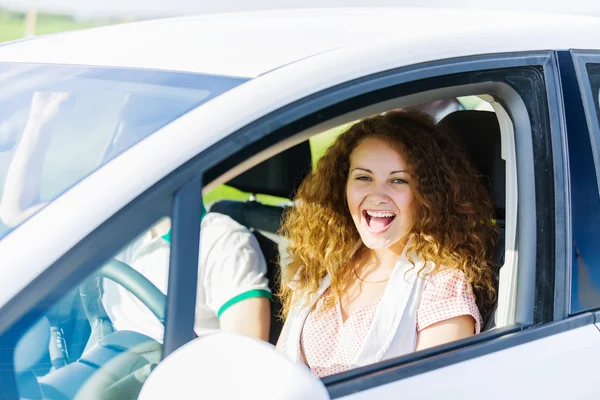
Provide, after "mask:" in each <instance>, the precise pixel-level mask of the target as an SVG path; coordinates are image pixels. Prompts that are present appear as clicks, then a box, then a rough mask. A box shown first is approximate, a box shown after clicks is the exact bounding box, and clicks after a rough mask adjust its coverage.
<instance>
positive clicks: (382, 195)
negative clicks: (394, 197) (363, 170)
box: [369, 185, 390, 205]
mask: <svg viewBox="0 0 600 400" xmlns="http://www.w3.org/2000/svg"><path fill="white" fill-rule="evenodd" d="M369 201H370V202H371V203H372V204H375V205H378V204H385V203H387V202H389V201H390V196H389V195H388V194H387V192H386V191H385V188H383V187H381V186H380V185H375V186H374V187H373V190H372V191H371V193H370V194H369Z"/></svg>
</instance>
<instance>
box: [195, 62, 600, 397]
mask: <svg viewBox="0 0 600 400" xmlns="http://www.w3.org/2000/svg"><path fill="white" fill-rule="evenodd" d="M553 56H554V53H553V52H551V51H549V52H534V53H521V54H510V55H496V56H481V57H469V58H467V59H468V61H469V62H468V63H467V62H465V63H464V64H462V63H461V62H460V61H463V62H464V61H465V60H460V61H459V62H456V60H451V61H441V62H436V63H432V64H433V65H435V67H436V70H435V72H432V71H430V70H428V68H427V67H428V66H430V65H432V64H429V65H427V67H424V66H418V67H415V68H414V69H411V68H401V69H399V70H396V71H395V72H396V73H398V74H399V75H401V74H402V73H403V72H404V73H407V72H408V71H410V72H408V73H407V74H406V76H404V77H403V78H404V80H403V81H401V82H400V83H399V82H398V80H399V79H398V78H399V77H398V76H395V77H393V78H391V77H389V76H388V78H390V80H392V81H393V80H395V84H396V85H394V84H392V83H391V82H389V81H388V82H385V80H384V78H382V77H378V78H379V79H378V81H377V84H375V85H373V86H377V85H378V89H385V88H386V87H387V88H388V89H389V88H391V87H398V86H399V85H401V84H406V83H410V82H411V81H415V80H416V79H417V77H430V78H431V77H436V76H439V75H440V73H439V70H440V68H441V67H442V66H444V65H446V66H448V65H450V66H451V67H450V68H447V69H446V71H445V72H446V74H447V75H448V76H451V75H452V74H454V73H459V72H465V71H466V72H469V71H471V72H472V71H473V70H477V68H478V67H481V66H482V65H485V66H486V67H485V68H483V69H486V68H488V69H494V68H502V67H515V66H523V67H525V66H531V65H539V66H541V67H543V69H542V72H541V74H542V75H543V80H544V82H545V83H546V84H545V85H544V86H543V93H544V95H545V96H546V98H545V102H544V106H546V102H547V109H546V112H545V113H544V115H545V117H547V121H546V123H547V124H548V130H549V131H551V132H552V133H553V134H551V135H546V136H550V138H549V142H550V143H546V144H547V145H548V146H549V147H550V148H551V149H552V151H551V154H550V155H549V156H548V158H549V162H550V163H551V165H550V170H554V172H553V173H552V174H546V176H545V178H546V181H550V187H551V193H550V195H551V196H550V197H552V202H553V207H551V209H553V210H552V211H551V210H547V212H550V213H553V214H554V210H555V211H556V213H555V214H554V215H553V216H552V218H553V219H554V225H555V226H556V227H557V229H556V232H555V234H554V235H550V236H549V237H550V239H548V241H547V243H546V246H545V247H547V248H549V250H545V251H546V252H547V253H552V255H551V258H552V260H550V261H549V262H548V264H549V267H548V268H547V271H546V272H548V275H554V279H548V276H542V277H538V279H536V284H537V283H538V281H542V283H541V284H540V285H537V286H536V292H543V293H544V295H545V298H546V299H547V303H546V304H545V306H546V307H545V308H544V307H540V303H541V304H543V303H544V301H542V302H539V301H538V300H539V299H538V300H536V301H535V303H536V305H535V306H533V305H532V308H534V314H535V313H537V316H536V317H534V318H532V321H531V322H530V324H529V323H528V324H526V325H528V326H519V325H515V326H509V327H505V328H503V329H502V330H497V331H492V332H486V333H484V334H481V335H477V336H474V337H471V338H468V339H465V340H464V341H460V342H455V343H451V344H448V345H444V346H440V347H439V348H436V349H433V350H431V351H425V352H419V353H413V354H410V355H407V356H405V357H401V358H400V359H396V360H390V361H389V362H387V363H386V362H384V363H381V364H374V365H370V366H365V367H362V368H359V369H356V370H351V371H348V372H346V373H342V374H337V375H334V376H332V377H330V378H325V379H323V381H324V383H325V384H326V385H327V387H328V390H329V393H330V395H331V396H332V398H337V397H341V396H343V395H346V394H349V393H353V392H356V391H360V390H365V389H368V388H370V387H373V386H377V385H382V384H385V383H389V382H391V381H393V380H395V379H396V378H395V377H396V376H397V371H400V370H402V368H404V367H406V370H405V371H417V370H418V369H419V368H421V367H419V365H421V364H420V363H423V362H427V361H431V359H430V357H434V358H435V357H437V356H441V357H442V358H444V359H445V361H444V363H445V364H443V363H439V364H437V365H436V368H438V367H441V366H443V365H450V364H452V363H455V362H458V361H459V360H463V359H465V357H467V358H470V356H468V355H467V354H473V356H475V355H474V354H476V353H477V354H478V355H481V352H480V349H481V348H483V347H487V348H488V349H489V351H498V350H501V349H502V348H504V347H503V346H502V345H497V344H496V345H494V346H487V344H489V343H490V340H491V339H496V338H500V337H503V338H502V341H504V340H506V338H507V337H508V336H510V335H509V334H513V333H516V332H519V331H521V330H523V329H525V328H529V329H535V328H531V326H533V325H542V324H545V323H548V322H551V321H560V323H559V324H556V327H555V328H553V329H548V330H545V331H544V332H547V334H554V333H558V332H559V331H561V330H564V329H565V328H566V329H574V328H575V327H576V325H577V324H578V323H584V324H587V323H590V321H593V318H592V319H590V318H581V319H579V320H577V321H579V322H577V321H572V320H571V321H567V320H564V318H565V317H567V315H568V314H567V310H566V303H565V298H564V297H563V296H560V295H557V296H555V293H557V289H559V288H561V289H562V288H563V287H564V285H565V281H566V278H567V269H568V266H569V262H570V260H569V259H568V257H565V256H564V251H565V249H567V248H568V241H567V240H566V239H567V238H568V236H569V235H568V233H567V232H568V231H569V229H570V227H569V226H568V223H569V220H568V218H567V213H566V206H567V203H568V195H567V192H565V191H562V190H561V191H560V192H559V191H558V190H557V189H556V188H557V187H564V185H566V184H568V180H567V179H566V175H565V174H566V169H565V168H564V164H563V162H564V159H565V149H564V146H563V142H562V128H561V126H562V113H561V112H560V111H561V110H562V109H561V103H560V101H559V89H558V87H559V83H558V74H557V70H556V62H555V60H554V58H553ZM475 60H476V61H475ZM477 61H479V62H480V64H478V63H477ZM455 62H456V64H454V63H455ZM452 67H454V68H452ZM420 68H422V69H420ZM461 68H465V69H464V70H461ZM425 71H427V72H425ZM388 73H389V74H390V75H391V74H393V72H388ZM411 73H412V74H411ZM370 78H372V77H370ZM516 79H520V78H519V77H516ZM522 79H523V80H524V81H526V80H527V79H529V77H525V76H523V77H522ZM365 80H368V78H365ZM382 82H385V83H387V86H386V85H385V83H382ZM354 83H355V84H356V86H353V87H349V88H348V91H349V92H351V95H350V96H349V98H347V99H341V100H339V101H338V102H337V104H335V105H333V106H330V107H329V108H327V107H325V106H322V108H321V109H319V115H318V119H319V120H313V121H312V122H310V119H309V120H303V119H302V117H301V116H298V110H293V109H292V108H290V109H288V110H282V113H283V114H284V113H287V112H296V117H297V119H296V120H295V121H294V123H293V126H294V130H293V131H290V130H289V128H290V126H285V123H282V124H281V127H278V126H277V125H278V123H280V122H279V121H277V120H276V121H275V122H274V121H273V120H268V122H269V123H270V124H272V125H269V126H261V125H260V121H257V122H256V123H254V124H251V126H250V127H247V128H244V129H242V130H241V131H242V132H245V133H247V132H248V131H253V132H258V131H261V130H262V131H263V132H264V130H267V131H268V129H269V128H272V129H273V125H274V126H275V129H277V128H278V129H280V130H281V132H280V134H281V135H282V139H285V138H287V137H289V136H293V132H298V131H300V130H301V129H309V128H310V127H311V126H312V125H316V124H318V122H322V121H323V120H325V119H327V118H328V117H332V118H333V117H334V116H336V115H339V114H342V113H343V111H342V110H341V109H340V108H341V107H342V106H341V105H340V104H342V103H343V102H344V101H346V102H349V103H350V104H351V106H350V107H354V108H360V107H362V106H366V105H368V104H372V103H376V102H377V101H375V100H374V99H373V98H372V96H373V93H374V92H376V91H377V89H376V88H374V87H371V89H373V91H371V92H368V90H367V88H365V86H367V87H368V86H369V83H371V84H373V81H367V82H354ZM359 87H360V89H359ZM422 90H425V89H422ZM336 95H338V96H339V95H340V93H339V92H338V93H336ZM361 95H364V96H370V97H371V99H369V100H367V101H366V103H364V104H363V103H361V101H364V99H362V100H361V99H360V96H361ZM292 110H293V111H292ZM550 110H552V111H554V112H552V113H551V112H550ZM513 111H514V110H513ZM510 112H511V111H510V110H509V113H510ZM309 117H310V115H309ZM289 118H290V119H292V117H291V116H290V117H289ZM282 119H283V118H282ZM292 120H293V119H292ZM288 124H289V122H288ZM246 129H247V130H246ZM537 135H538V136H544V135H543V134H540V133H539V132H538V133H537ZM538 139H539V138H538ZM270 144H273V139H272V138H269V137H263V138H261V140H257V141H255V142H254V143H252V142H250V141H248V142H247V143H246V145H247V146H248V147H246V149H245V150H244V153H242V152H240V151H238V152H237V153H234V154H232V156H231V157H230V159H229V160H226V161H224V162H223V163H222V164H223V165H217V166H215V168H214V170H213V171H211V173H212V175H209V176H206V177H205V181H207V182H210V181H211V180H212V179H214V178H215V177H216V176H218V175H219V174H221V173H224V172H225V171H227V170H228V169H230V168H233V167H234V166H235V165H236V164H238V163H240V162H241V161H243V160H244V159H245V157H248V154H249V153H250V154H252V153H253V152H258V151H259V150H260V149H264V148H265V147H267V146H268V145H270ZM261 145H262V147H261ZM248 149H252V151H248ZM212 150H213V152H214V153H215V154H219V153H221V154H222V153H227V151H228V150H229V151H230V149H228V148H227V146H226V145H225V144H223V143H220V144H217V145H215V146H213V147H212ZM555 180H556V181H555ZM543 191H544V189H541V190H540V192H543ZM536 193H537V192H536ZM542 208H543V207H542ZM537 211H539V207H538V208H537V209H536V212H537ZM549 242H552V243H549ZM541 247H544V246H541ZM561 253H562V254H561ZM538 262H540V260H539V259H538ZM543 262H545V261H543ZM550 303H551V304H550ZM581 321H583V322H581ZM566 322H569V324H570V325H568V326H567V325H563V323H566ZM553 326H554V324H553ZM529 329H528V330H529ZM518 337H519V339H518V340H517V343H523V342H527V341H529V340H535V339H537V338H539V337H538V336H536V335H531V334H529V333H528V334H527V335H518ZM506 343H507V344H508V343H509V345H510V346H513V345H515V342H514V341H511V342H506ZM492 348H493V350H492ZM456 349H463V350H462V352H457V353H456V354H455V355H454V356H451V357H447V356H448V352H449V351H451V350H456ZM484 353H485V352H484ZM478 355H477V356H478ZM426 360H427V361H426ZM394 363H396V364H400V365H396V364H394ZM409 363H410V364H414V365H410V366H407V365H406V364H409ZM434 364H435V363H434ZM413 368H414V370H413ZM383 371H386V372H383ZM421 372H425V371H421ZM407 373H408V372H407ZM350 375H352V376H350ZM365 379H366V381H368V382H369V383H368V384H367V385H365V384H364V382H365ZM369 385H370V386H369Z"/></svg>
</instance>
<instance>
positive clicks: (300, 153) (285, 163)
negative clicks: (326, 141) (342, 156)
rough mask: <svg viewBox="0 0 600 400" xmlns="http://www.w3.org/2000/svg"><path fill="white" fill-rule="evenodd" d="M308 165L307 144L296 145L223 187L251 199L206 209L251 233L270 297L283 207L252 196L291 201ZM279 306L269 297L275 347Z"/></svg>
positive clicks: (276, 282) (274, 284)
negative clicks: (264, 265)
mask: <svg viewBox="0 0 600 400" xmlns="http://www.w3.org/2000/svg"><path fill="white" fill-rule="evenodd" d="M311 163H312V159H311V152H310V144H309V142H308V141H307V142H303V143H300V144H298V145H296V146H294V147H292V148H290V149H288V150H286V151H283V152H281V153H279V154H277V155H276V156H274V157H271V158H269V159H268V160H265V161H263V162H262V163H260V164H258V165H256V166H255V167H253V168H251V169H249V170H247V171H246V172H244V173H243V174H241V175H239V176H237V177H236V178H234V179H232V180H231V181H229V182H228V183H227V185H229V186H232V187H234V188H236V189H238V190H241V191H243V192H247V193H250V194H251V196H250V198H249V199H248V200H247V201H235V200H221V201H217V202H215V203H213V204H212V205H211V206H210V211H211V212H218V213H221V214H225V215H228V216H229V217H231V218H232V219H234V220H235V221H237V222H238V223H240V224H241V225H244V226H246V227H247V228H248V229H250V231H252V232H253V234H254V236H255V237H256V239H257V241H258V243H259V245H260V249H261V250H262V252H263V255H264V256H265V259H266V261H267V277H268V278H269V286H270V288H271V291H272V292H273V294H275V293H277V292H278V290H279V280H280V273H279V260H280V257H281V253H282V252H283V251H284V249H285V247H286V246H285V243H284V242H283V238H281V237H280V236H279V235H278V231H279V227H280V224H281V218H282V214H283V211H284V209H285V207H286V204H284V205H281V206H270V205H266V204H262V203H260V202H258V201H257V200H256V195H257V194H268V195H271V196H277V197H282V198H285V199H291V198H292V197H293V195H294V194H295V192H296V190H297V188H298V186H299V185H300V183H301V182H302V180H303V179H304V178H305V177H306V175H307V174H308V173H309V172H310V170H311ZM288 203H289V202H288ZM290 204H291V203H290ZM287 206H289V204H288V205H287ZM281 306H282V304H281V302H280V300H279V298H277V297H276V296H273V301H272V302H271V330H270V335H269V337H270V340H269V341H270V342H271V343H273V344H275V343H277V339H278V337H279V333H280V332H281V328H282V326H283V321H282V320H281V318H280V317H279V315H280V312H281Z"/></svg>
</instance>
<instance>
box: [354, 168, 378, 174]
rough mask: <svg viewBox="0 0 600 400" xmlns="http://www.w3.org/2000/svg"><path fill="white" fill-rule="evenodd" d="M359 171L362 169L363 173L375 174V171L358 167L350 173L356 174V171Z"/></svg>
mask: <svg viewBox="0 0 600 400" xmlns="http://www.w3.org/2000/svg"><path fill="white" fill-rule="evenodd" d="M357 169H360V170H361V171H365V172H368V173H370V174H372V173H373V171H371V170H370V169H366V168H361V167H356V168H354V169H353V170H352V171H350V172H354V171H356V170H357Z"/></svg>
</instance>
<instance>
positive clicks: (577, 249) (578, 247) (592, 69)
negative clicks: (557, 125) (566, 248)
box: [571, 63, 600, 313]
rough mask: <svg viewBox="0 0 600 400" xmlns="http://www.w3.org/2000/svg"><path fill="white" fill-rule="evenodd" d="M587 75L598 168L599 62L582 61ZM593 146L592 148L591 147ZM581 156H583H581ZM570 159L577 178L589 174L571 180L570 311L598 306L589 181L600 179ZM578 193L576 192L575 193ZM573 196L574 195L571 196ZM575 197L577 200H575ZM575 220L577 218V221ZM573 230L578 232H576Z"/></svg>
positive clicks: (594, 191) (593, 193)
mask: <svg viewBox="0 0 600 400" xmlns="http://www.w3.org/2000/svg"><path fill="white" fill-rule="evenodd" d="M586 69H587V73H588V78H589V80H588V81H587V82H580V84H581V85H586V84H589V85H590V86H589V87H583V88H582V93H588V91H589V90H590V89H591V94H592V99H591V102H590V104H589V106H593V110H588V111H590V115H589V117H591V118H597V124H596V121H588V127H590V135H591V143H592V144H593V146H592V152H593V153H594V155H595V162H596V164H597V165H596V168H595V171H596V173H598V172H599V171H600V164H599V162H600V158H598V157H599V155H600V131H598V130H597V128H595V127H597V126H600V64H594V63H588V64H587V65H586ZM593 147H595V148H593ZM582 158H583V157H582ZM578 161H579V162H578V163H576V164H575V163H574V165H573V167H572V168H571V171H573V173H575V174H578V178H580V179H583V178H584V177H586V176H589V178H590V179H589V180H587V181H582V183H581V184H579V185H578V184H577V182H576V181H575V180H574V181H573V182H574V183H573V184H572V185H573V189H572V190H573V200H572V201H573V202H574V207H573V211H572V213H573V221H574V222H573V228H574V236H575V238H574V242H573V247H574V259H573V272H572V282H571V285H572V286H571V312H573V313H574V312H580V311H584V310H590V309H595V308H598V307H600V261H599V258H598V256H599V253H598V246H597V238H596V237H597V229H598V219H597V213H596V211H595V210H597V207H598V205H599V204H600V203H598V197H599V194H598V193H599V187H598V186H597V184H596V185H594V184H592V182H598V183H600V176H596V179H593V174H594V172H593V167H592V164H591V161H590V164H589V165H588V164H584V163H582V161H581V160H578ZM578 194H579V196H577V195H578ZM575 196H577V197H575ZM577 201H578V202H577ZM578 221H581V222H579V223H578ZM577 233H580V234H579V235H577Z"/></svg>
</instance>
